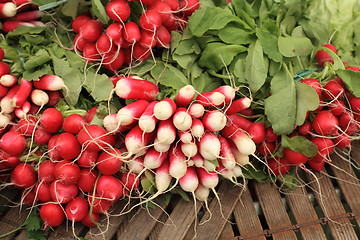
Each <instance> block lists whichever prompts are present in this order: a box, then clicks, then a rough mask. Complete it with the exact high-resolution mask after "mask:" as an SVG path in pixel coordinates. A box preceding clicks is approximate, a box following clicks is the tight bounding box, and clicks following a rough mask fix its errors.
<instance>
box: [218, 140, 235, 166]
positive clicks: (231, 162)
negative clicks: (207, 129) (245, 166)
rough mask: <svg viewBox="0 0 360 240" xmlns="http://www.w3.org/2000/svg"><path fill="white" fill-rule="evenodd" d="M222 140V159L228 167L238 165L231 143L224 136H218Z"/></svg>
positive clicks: (223, 163)
mask: <svg viewBox="0 0 360 240" xmlns="http://www.w3.org/2000/svg"><path fill="white" fill-rule="evenodd" d="M218 138H219V141H220V157H221V158H220V161H221V163H222V165H223V166H224V167H225V168H226V169H229V170H231V169H233V168H234V167H235V166H236V160H235V157H234V154H233V153H232V151H231V148H230V144H229V142H228V141H227V140H226V138H224V137H218Z"/></svg>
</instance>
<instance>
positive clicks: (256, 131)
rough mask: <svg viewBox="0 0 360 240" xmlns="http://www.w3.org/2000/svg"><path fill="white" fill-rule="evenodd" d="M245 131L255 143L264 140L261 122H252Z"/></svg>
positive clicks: (263, 128) (263, 129)
mask: <svg viewBox="0 0 360 240" xmlns="http://www.w3.org/2000/svg"><path fill="white" fill-rule="evenodd" d="M246 131H247V132H248V134H249V135H250V137H251V139H252V140H253V141H254V143H256V144H258V143H261V142H262V141H264V140H265V127H264V124H262V123H259V122H254V123H252V124H251V125H250V127H249V128H248V129H247V130H246Z"/></svg>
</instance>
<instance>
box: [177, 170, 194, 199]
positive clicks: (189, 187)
mask: <svg viewBox="0 0 360 240" xmlns="http://www.w3.org/2000/svg"><path fill="white" fill-rule="evenodd" d="M179 185H180V187H181V189H182V190H184V191H186V192H191V193H193V192H195V190H196V188H197V187H198V186H199V178H198V176H197V174H196V171H195V168H194V167H188V168H187V169H186V173H185V175H184V176H183V177H181V178H180V179H179Z"/></svg>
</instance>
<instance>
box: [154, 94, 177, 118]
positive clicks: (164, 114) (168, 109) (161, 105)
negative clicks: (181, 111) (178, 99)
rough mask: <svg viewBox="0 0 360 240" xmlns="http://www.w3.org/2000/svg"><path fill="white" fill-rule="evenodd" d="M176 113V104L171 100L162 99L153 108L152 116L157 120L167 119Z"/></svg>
mask: <svg viewBox="0 0 360 240" xmlns="http://www.w3.org/2000/svg"><path fill="white" fill-rule="evenodd" d="M175 111H176V103H175V102H174V100H172V99H171V98H164V99H163V100H161V101H160V102H158V103H157V104H156V105H155V106H154V115H155V117H156V118H157V119H159V120H167V119H169V118H170V117H171V116H172V115H173V114H174V113H175Z"/></svg>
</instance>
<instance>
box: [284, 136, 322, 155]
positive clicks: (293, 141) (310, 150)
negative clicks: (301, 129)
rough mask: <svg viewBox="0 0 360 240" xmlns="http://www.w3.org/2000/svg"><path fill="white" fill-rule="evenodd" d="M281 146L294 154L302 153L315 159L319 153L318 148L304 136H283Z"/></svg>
mask: <svg viewBox="0 0 360 240" xmlns="http://www.w3.org/2000/svg"><path fill="white" fill-rule="evenodd" d="M281 146H282V147H283V148H288V149H290V150H292V151H294V152H298V153H301V154H303V155H305V156H306V157H313V156H315V155H316V154H317V153H318V148H317V146H316V145H315V144H314V143H312V142H311V141H310V140H308V139H307V138H306V137H304V136H295V137H291V138H289V137H287V136H285V135H282V136H281Z"/></svg>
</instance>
